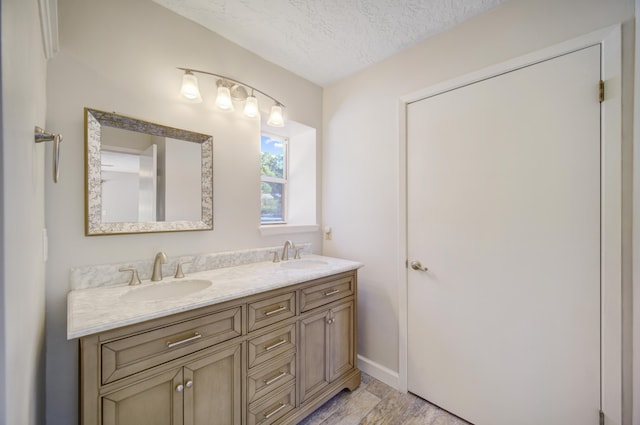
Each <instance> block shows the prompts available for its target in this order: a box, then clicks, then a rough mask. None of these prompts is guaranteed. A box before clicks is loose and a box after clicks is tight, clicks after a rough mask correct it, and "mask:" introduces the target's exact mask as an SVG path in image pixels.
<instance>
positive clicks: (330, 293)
mask: <svg viewBox="0 0 640 425" xmlns="http://www.w3.org/2000/svg"><path fill="white" fill-rule="evenodd" d="M338 292H340V290H339V289H334V290H333V291H329V292H325V293H324V296H325V297H328V296H329V295H335V294H337V293H338Z"/></svg>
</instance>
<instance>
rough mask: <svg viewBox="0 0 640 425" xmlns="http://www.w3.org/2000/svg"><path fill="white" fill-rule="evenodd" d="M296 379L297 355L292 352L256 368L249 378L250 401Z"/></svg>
mask: <svg viewBox="0 0 640 425" xmlns="http://www.w3.org/2000/svg"><path fill="white" fill-rule="evenodd" d="M295 379H296V356H295V354H290V355H286V356H279V357H278V358H276V359H274V360H273V361H270V362H268V363H265V364H264V365H261V366H260V367H256V368H254V369H253V370H252V371H251V373H250V374H249V377H248V378H247V400H248V401H249V403H251V402H253V401H255V400H258V399H259V398H261V397H264V396H265V395H267V394H270V393H271V392H273V391H275V390H277V389H278V388H280V387H282V386H283V385H286V384H288V383H289V382H292V381H295Z"/></svg>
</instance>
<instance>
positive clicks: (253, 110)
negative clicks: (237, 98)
mask: <svg viewBox="0 0 640 425" xmlns="http://www.w3.org/2000/svg"><path fill="white" fill-rule="evenodd" d="M244 114H245V115H246V116H247V117H249V118H255V117H257V116H258V99H256V97H255V96H254V95H253V94H251V96H247V100H246V102H245V104H244Z"/></svg>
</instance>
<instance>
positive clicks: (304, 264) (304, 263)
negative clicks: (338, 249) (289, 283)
mask: <svg viewBox="0 0 640 425" xmlns="http://www.w3.org/2000/svg"><path fill="white" fill-rule="evenodd" d="M328 265H329V263H327V262H326V261H321V260H291V261H286V262H284V263H280V267H283V268H285V269H321V268H324V267H326V266H328Z"/></svg>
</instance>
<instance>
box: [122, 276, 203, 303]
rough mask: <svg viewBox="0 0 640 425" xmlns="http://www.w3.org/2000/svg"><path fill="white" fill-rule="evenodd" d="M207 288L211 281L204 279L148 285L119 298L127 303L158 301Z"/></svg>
mask: <svg viewBox="0 0 640 425" xmlns="http://www.w3.org/2000/svg"><path fill="white" fill-rule="evenodd" d="M209 286H211V281H209V280H204V279H189V280H175V281H172V282H166V283H150V284H148V286H144V287H142V288H134V289H131V291H129V292H127V293H126V294H123V295H122V296H121V298H122V299H123V300H129V301H158V300H165V299H170V298H180V297H184V296H187V295H191V294H194V293H196V292H198V291H202V290H203V289H207V288H208V287H209Z"/></svg>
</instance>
